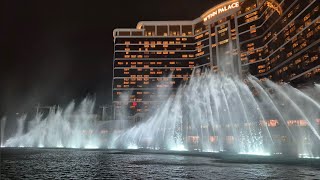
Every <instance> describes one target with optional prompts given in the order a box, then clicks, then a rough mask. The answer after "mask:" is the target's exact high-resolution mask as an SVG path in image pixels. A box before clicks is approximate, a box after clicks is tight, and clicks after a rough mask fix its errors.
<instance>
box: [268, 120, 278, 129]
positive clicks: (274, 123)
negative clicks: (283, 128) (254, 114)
mask: <svg viewBox="0 0 320 180" xmlns="http://www.w3.org/2000/svg"><path fill="white" fill-rule="evenodd" d="M278 125H279V121H278V120H276V119H270V120H268V127H277V126H278Z"/></svg>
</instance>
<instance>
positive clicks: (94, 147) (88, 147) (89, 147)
mask: <svg viewBox="0 0 320 180" xmlns="http://www.w3.org/2000/svg"><path fill="white" fill-rule="evenodd" d="M84 148H85V149H99V146H96V145H92V144H89V145H86V146H85V147H84Z"/></svg>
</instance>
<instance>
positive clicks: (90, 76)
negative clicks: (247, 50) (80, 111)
mask: <svg viewBox="0 0 320 180" xmlns="http://www.w3.org/2000/svg"><path fill="white" fill-rule="evenodd" d="M219 2H221V0H135V1H129V0H122V1H121V0H118V1H112V0H90V1H81V0H5V1H4V2H3V1H2V3H0V6H1V8H2V10H1V9H0V13H1V16H0V17H1V19H0V22H1V24H0V42H1V47H0V48H1V59H0V67H1V70H0V81H1V82H0V83H1V84H0V98H1V99H0V100H1V102H0V105H1V106H0V107H1V109H0V110H1V112H0V116H2V115H1V114H10V113H13V112H23V111H28V110H29V109H30V108H32V107H34V106H35V104H36V103H38V102H40V103H41V104H49V105H50V104H66V103H67V102H69V101H71V100H72V99H76V100H79V99H82V98H83V97H85V96H86V95H87V94H95V95H96V99H97V104H108V103H110V102H111V84H112V58H113V37H112V31H113V29H114V28H132V27H135V26H136V24H137V22H138V21H142V20H192V19H195V18H197V17H198V16H200V15H201V13H203V12H205V11H206V10H208V9H210V8H211V7H212V6H214V5H215V4H217V3H219Z"/></svg>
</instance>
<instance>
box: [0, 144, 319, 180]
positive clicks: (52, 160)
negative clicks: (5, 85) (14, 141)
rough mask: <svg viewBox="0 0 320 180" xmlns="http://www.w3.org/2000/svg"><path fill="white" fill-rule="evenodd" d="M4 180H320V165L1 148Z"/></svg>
mask: <svg viewBox="0 0 320 180" xmlns="http://www.w3.org/2000/svg"><path fill="white" fill-rule="evenodd" d="M0 153H1V180H3V179H52V178H54V179H148V178H149V179H228V180H229V179H290V180H292V179H320V167H306V166H295V165H276V164H241V163H222V162H219V161H217V160H215V159H214V158H210V157H196V156H183V155H163V154H141V153H132V152H126V151H104V150H74V149H11V148H10V149H7V148H5V149H1V150H0Z"/></svg>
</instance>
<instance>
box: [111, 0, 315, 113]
mask: <svg viewBox="0 0 320 180" xmlns="http://www.w3.org/2000/svg"><path fill="white" fill-rule="evenodd" d="M319 8H320V4H319V2H318V1H317V0H305V1H301V0H229V1H225V2H224V3H221V4H219V5H217V6H215V7H213V8H211V9H209V10H208V11H206V12H205V13H203V14H202V15H201V16H200V17H198V18H196V19H194V20H190V21H142V22H139V23H138V24H137V26H136V28H132V29H115V30H114V32H113V36H114V78H113V103H114V105H115V106H114V107H115V108H114V110H115V114H121V113H119V112H120V111H121V108H122V107H123V106H127V107H129V109H130V111H129V114H128V116H132V115H135V114H137V113H138V114H140V113H142V114H144V113H148V112H149V111H150V110H151V109H150V107H151V106H154V105H155V104H158V103H161V99H164V97H161V96H162V95H163V96H166V95H167V93H165V92H166V91H170V90H172V89H175V88H177V87H178V86H179V85H180V84H181V83H183V82H186V81H188V79H189V78H190V76H191V74H192V72H193V70H194V69H195V68H204V67H207V68H210V69H212V70H213V71H215V72H219V73H222V74H225V75H232V76H245V74H247V73H250V74H252V75H254V76H256V77H258V78H261V79H262V78H269V79H271V80H273V81H276V82H290V83H294V84H300V83H304V82H307V81H312V80H314V79H319V77H320V60H319V52H320V48H319V45H320V38H319V37H320V33H319V31H320V18H319V14H320V13H319V11H320V9H319ZM197 73H199V74H201V71H199V72H197ZM159 89H160V90H161V92H164V93H163V94H161V93H160V94H159V93H158V94H157V93H156V92H157V91H159ZM125 94H126V95H125ZM124 96H126V97H125V98H124ZM119 118H120V117H115V119H119Z"/></svg>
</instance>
